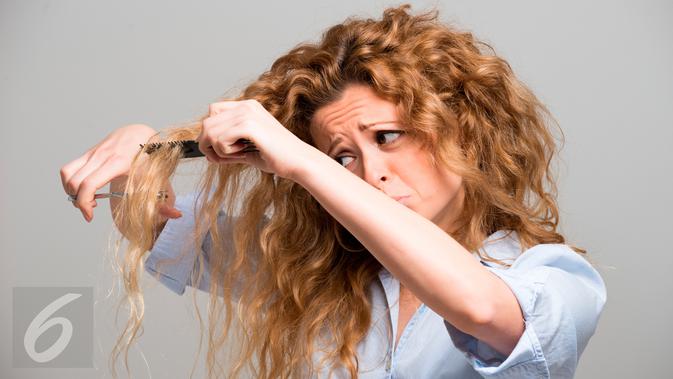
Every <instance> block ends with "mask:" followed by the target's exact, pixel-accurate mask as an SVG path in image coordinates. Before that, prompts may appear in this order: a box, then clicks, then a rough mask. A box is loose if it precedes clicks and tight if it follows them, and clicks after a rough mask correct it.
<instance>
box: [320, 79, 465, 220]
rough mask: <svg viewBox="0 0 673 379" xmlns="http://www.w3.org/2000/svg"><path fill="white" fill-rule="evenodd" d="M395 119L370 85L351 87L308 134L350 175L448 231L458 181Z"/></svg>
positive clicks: (459, 193)
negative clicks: (432, 160)
mask: <svg viewBox="0 0 673 379" xmlns="http://www.w3.org/2000/svg"><path fill="white" fill-rule="evenodd" d="M397 120H398V112H397V108H396V106H395V104H393V103H391V102H388V101H386V100H384V99H382V98H380V97H378V96H377V95H376V93H375V92H374V91H373V90H372V89H371V88H370V87H369V86H366V85H361V84H351V85H349V86H348V87H346V89H345V90H344V92H343V94H342V97H341V98H340V99H338V100H336V101H334V102H332V103H330V104H328V105H326V106H324V107H321V108H319V109H318V110H317V111H316V113H315V115H314V117H313V119H312V123H311V136H312V137H313V141H314V142H315V144H316V148H318V149H319V150H320V151H322V152H323V153H325V154H327V155H328V156H329V157H330V158H332V159H335V160H336V161H337V162H338V163H340V164H341V165H343V166H345V167H346V168H347V169H348V170H350V171H351V172H353V173H354V174H355V175H357V176H359V177H360V178H361V179H363V180H365V181H366V182H367V183H369V184H370V185H372V186H373V187H375V188H377V189H379V190H381V191H382V192H383V193H385V194H386V195H388V196H390V197H391V198H394V199H395V200H398V201H399V202H400V203H402V204H404V205H405V206H406V207H408V208H410V209H412V210H414V211H415V212H416V213H419V214H420V215H422V216H423V217H425V218H427V219H428V220H431V221H432V222H434V223H435V224H436V225H438V226H439V227H441V228H442V229H443V230H445V231H453V221H454V220H455V218H456V217H457V215H458V214H459V211H460V209H461V207H462V202H463V197H464V192H463V188H462V179H461V177H460V176H458V175H456V174H454V173H452V172H450V171H449V170H448V169H446V168H441V167H433V165H432V164H431V161H430V159H429V158H430V157H429V154H428V153H427V151H426V150H423V149H421V146H420V144H419V143H418V141H415V140H413V138H412V137H410V136H409V135H406V134H404V133H401V132H402V131H403V130H404V128H403V127H402V125H400V124H399V123H398V122H397ZM400 196H404V197H403V198H400V199H398V197H400Z"/></svg>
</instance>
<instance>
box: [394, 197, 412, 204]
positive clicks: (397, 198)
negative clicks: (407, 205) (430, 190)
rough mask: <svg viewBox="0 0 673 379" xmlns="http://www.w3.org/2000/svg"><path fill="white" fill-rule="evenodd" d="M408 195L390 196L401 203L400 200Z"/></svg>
mask: <svg viewBox="0 0 673 379" xmlns="http://www.w3.org/2000/svg"><path fill="white" fill-rule="evenodd" d="M408 197H409V196H393V197H392V198H393V199H394V200H395V201H397V202H398V203H401V202H402V201H401V200H404V199H406V198H408Z"/></svg>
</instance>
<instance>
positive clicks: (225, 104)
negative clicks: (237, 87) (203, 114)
mask: <svg viewBox="0 0 673 379" xmlns="http://www.w3.org/2000/svg"><path fill="white" fill-rule="evenodd" d="M242 103H243V101H239V100H222V101H218V102H217V103H212V104H210V105H209V106H208V114H209V115H210V116H215V115H216V114H219V113H221V112H223V111H226V110H228V109H234V108H237V107H239V106H240V105H241V104H242Z"/></svg>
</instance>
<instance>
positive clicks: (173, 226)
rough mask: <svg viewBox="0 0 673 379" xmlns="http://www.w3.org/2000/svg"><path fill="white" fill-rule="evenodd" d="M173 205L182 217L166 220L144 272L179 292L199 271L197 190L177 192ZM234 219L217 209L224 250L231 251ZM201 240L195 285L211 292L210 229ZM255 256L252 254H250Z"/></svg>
mask: <svg viewBox="0 0 673 379" xmlns="http://www.w3.org/2000/svg"><path fill="white" fill-rule="evenodd" d="M175 208H177V209H178V210H180V211H181V212H182V217H180V218H177V219H169V220H168V221H167V222H166V225H165V226H164V229H163V230H162V231H161V233H160V234H159V236H158V237H157V240H156V241H155V242H154V246H153V247H152V249H151V250H150V254H149V255H148V257H147V259H146V260H145V271H147V272H148V273H149V274H151V275H152V276H154V277H155V278H156V279H157V280H159V282H160V283H162V284H163V285H165V286H166V287H168V289H170V290H171V291H173V292H175V293H177V294H178V295H182V294H184V292H185V288H186V287H187V286H193V279H195V278H196V277H197V274H198V262H197V260H196V256H197V252H196V251H195V249H196V246H197V245H196V243H195V241H196V240H197V239H195V238H194V232H195V228H196V219H195V213H196V193H191V194H188V195H178V196H176V199H175ZM235 220H236V219H235V218H234V220H233V221H230V220H228V217H227V214H226V213H225V212H224V211H222V210H220V211H219V212H218V214H217V224H218V228H219V230H220V231H221V234H222V238H223V239H224V241H223V243H224V246H225V249H227V251H233V238H234V234H233V227H232V226H233V223H235ZM268 222H269V218H268V217H265V218H264V221H263V222H262V223H261V224H260V227H259V229H258V232H261V230H262V229H261V228H262V227H263V226H264V225H265V224H266V223H268ZM198 241H201V242H200V244H199V247H198V248H200V249H201V251H202V252H203V259H202V261H203V268H202V270H201V276H200V279H199V281H198V286H197V288H198V289H200V290H202V291H206V292H208V291H210V265H209V255H210V252H211V250H212V245H213V240H212V236H211V234H210V231H207V232H206V233H205V235H203V236H201V237H200V238H198ZM249 256H250V257H255V255H254V254H251V255H249ZM238 287H239V285H238V282H237V283H236V284H235V287H234V292H233V294H234V296H237V295H236V294H237V293H238V292H237V291H238V290H239V289H238Z"/></svg>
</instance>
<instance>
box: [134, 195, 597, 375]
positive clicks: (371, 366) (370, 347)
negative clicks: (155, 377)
mask: <svg viewBox="0 0 673 379" xmlns="http://www.w3.org/2000/svg"><path fill="white" fill-rule="evenodd" d="M175 206H176V208H178V209H179V210H180V211H182V214H183V216H182V217H181V218H179V219H171V220H169V221H168V222H167V223H166V226H165V227H164V229H163V231H162V232H161V234H160V235H159V237H158V239H157V241H156V243H155V245H154V247H153V248H152V250H151V252H150V254H149V256H148V258H147V260H146V262H145V269H146V270H147V271H148V272H149V273H151V274H153V275H155V276H156V277H157V279H158V280H159V281H160V282H161V283H163V284H164V285H166V286H167V287H168V288H169V289H171V290H172V291H174V292H175V293H177V294H183V293H184V291H185V287H186V286H190V285H191V275H192V272H193V271H194V270H195V268H194V266H195V254H194V251H193V250H192V251H191V253H190V252H189V246H187V245H186V244H189V243H190V238H188V236H190V235H191V234H190V233H193V232H194V214H195V212H194V209H195V198H194V194H189V195H185V196H178V198H177V199H176V205H175ZM225 217H226V216H225V214H224V213H223V212H220V216H219V217H218V222H219V226H220V228H221V230H223V231H224V234H223V235H224V236H225V237H226V238H228V239H229V240H227V241H224V242H225V243H231V241H230V238H231V237H232V235H231V233H232V231H231V228H227V225H224V224H223V222H222V220H224V219H225ZM503 237H504V238H503ZM203 240H204V243H203V245H202V249H203V251H204V252H205V254H206V257H207V254H208V252H209V251H210V248H211V244H212V240H211V239H210V234H209V233H208V234H207V235H206V236H204V239H203ZM229 246H231V245H229ZM182 248H187V252H188V253H187V254H184V253H183V254H180V251H181V249H182ZM482 249H483V250H484V251H486V252H487V253H488V254H489V255H490V256H491V257H494V258H498V259H500V260H503V261H506V262H508V263H512V262H513V263H512V266H511V267H510V268H507V267H505V266H500V265H497V264H494V263H491V262H484V261H481V260H480V259H479V256H478V255H477V254H476V253H473V255H474V257H475V259H477V260H479V261H480V262H481V263H482V264H483V265H484V266H485V267H486V268H487V269H488V270H489V271H491V272H492V273H494V274H495V275H497V276H498V277H500V278H501V279H502V280H503V281H504V282H505V283H506V284H507V285H508V286H509V287H510V289H511V290H512V292H513V293H514V295H515V296H516V298H517V300H518V301H519V304H520V306H521V309H522V311H523V315H524V319H525V326H526V327H525V330H524V333H523V335H522V336H521V338H520V339H519V341H518V343H517V344H516V346H515V348H514V350H513V351H512V353H511V354H509V356H506V357H505V356H503V355H501V354H500V353H498V352H496V351H495V350H494V349H492V348H490V347H489V346H488V345H486V344H485V343H484V342H482V341H480V340H478V339H476V338H474V337H472V336H471V335H469V334H466V333H463V332H461V331H460V330H458V329H456V328H455V327H454V326H453V325H451V324H449V323H448V322H446V321H445V320H444V319H442V317H441V316H439V315H438V314H437V313H435V312H434V311H433V310H432V309H430V308H428V307H427V306H426V305H425V304H421V305H420V307H419V308H418V309H417V310H416V312H415V313H414V315H413V316H412V317H411V319H410V320H409V322H408V324H407V325H406V327H405V328H404V331H403V332H402V335H401V337H400V339H399V344H398V346H397V347H396V348H395V350H394V351H393V347H392V346H393V342H394V340H393V338H392V336H394V335H397V318H398V313H399V306H398V300H399V289H400V282H399V281H398V280H397V279H396V278H395V277H393V276H392V275H391V274H390V272H389V271H387V270H386V269H385V268H383V269H382V270H381V271H380V272H379V275H378V276H379V280H378V281H374V283H372V286H371V287H370V293H371V298H372V327H371V328H370V331H369V333H368V335H367V336H366V337H365V339H364V340H363V341H361V343H360V344H359V345H358V359H359V362H360V371H359V375H360V377H361V378H480V377H485V378H517V379H519V378H572V377H573V375H574V373H575V369H576V367H577V363H578V359H579V357H580V355H581V354H582V352H583V351H584V348H585V347H586V346H587V343H588V342H589V338H590V337H591V336H592V335H593V334H594V331H595V329H596V325H597V323H598V319H599V317H600V315H601V312H602V310H603V306H604V304H605V301H606V288H605V284H604V282H603V280H602V278H601V276H600V275H599V274H598V272H597V271H596V270H595V269H594V268H593V267H592V266H591V265H590V264H589V263H588V262H587V261H586V260H585V259H584V258H582V257H581V256H580V255H578V254H577V253H575V252H574V251H573V250H572V249H571V248H570V247H569V246H567V245H563V244H541V245H537V246H534V247H532V248H530V249H528V250H526V251H524V252H523V253H522V252H521V251H520V245H519V241H518V237H517V234H516V232H512V233H509V234H507V233H506V232H505V231H498V232H495V233H493V234H492V235H490V236H489V237H488V238H487V240H486V241H485V243H484V246H483V247H482ZM167 260H170V261H167ZM159 262H162V263H161V264H159ZM204 271H205V272H204V276H203V278H202V279H201V282H200V285H199V288H200V289H202V290H207V289H208V285H209V283H208V282H209V280H208V275H207V271H208V270H204ZM388 310H390V312H388ZM316 358H319V357H318V356H317V355H316ZM316 361H317V360H316ZM335 373H336V375H335V377H337V378H346V377H348V376H347V375H346V373H345V371H344V372H339V371H335ZM320 377H321V378H322V377H327V370H326V371H325V372H324V373H321V374H320Z"/></svg>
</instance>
